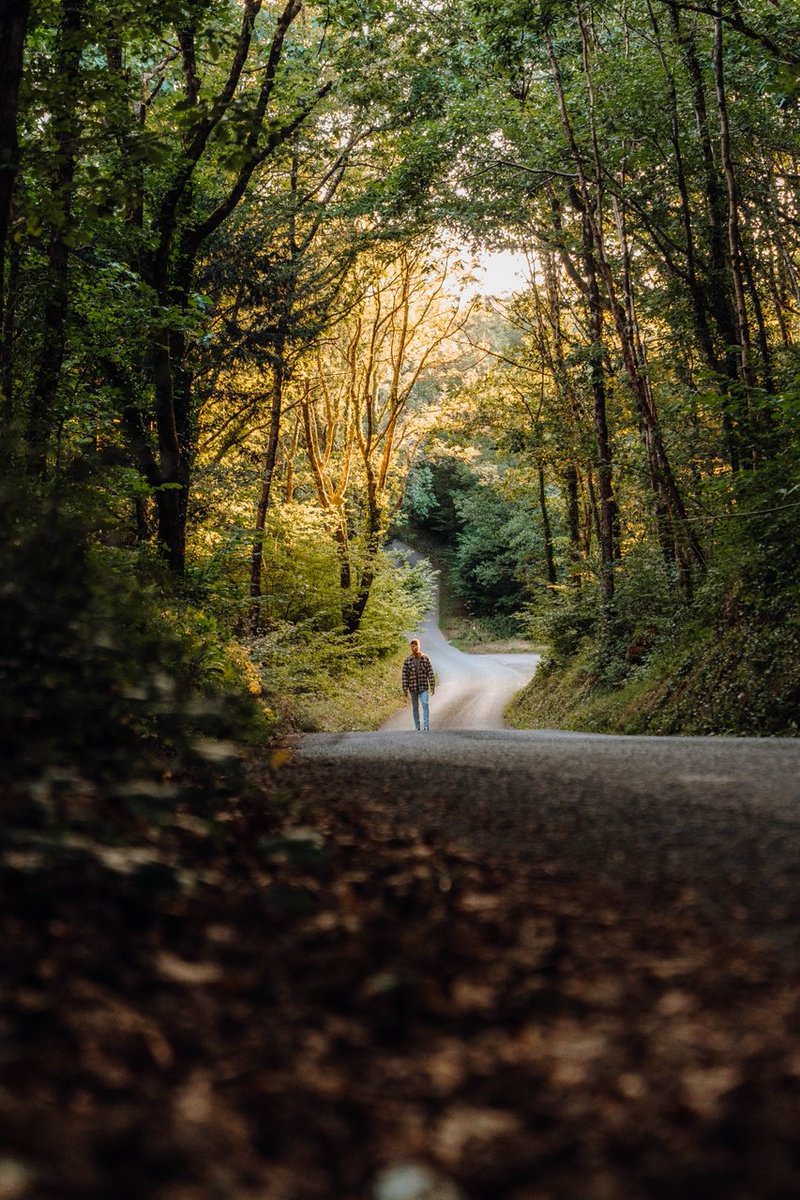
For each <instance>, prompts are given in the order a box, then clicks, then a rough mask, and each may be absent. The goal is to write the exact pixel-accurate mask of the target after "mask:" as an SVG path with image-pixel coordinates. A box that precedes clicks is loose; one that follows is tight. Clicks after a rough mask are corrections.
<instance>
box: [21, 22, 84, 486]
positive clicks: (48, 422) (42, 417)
mask: <svg viewBox="0 0 800 1200" xmlns="http://www.w3.org/2000/svg"><path fill="white" fill-rule="evenodd" d="M83 15H84V8H83V0H64V3H63V7H62V14H61V26H60V30H59V43H60V44H59V50H58V61H57V77H58V79H59V81H60V92H59V102H58V105H57V107H56V111H55V112H54V114H53V124H54V128H55V141H56V153H55V156H54V157H55V166H54V170H53V195H54V197H55V198H56V202H57V204H58V206H59V219H58V221H57V222H55V223H54V224H53V227H52V230H51V233H50V247H49V250H48V256H47V279H46V284H45V300H44V321H43V333H42V342H41V346H40V350H39V364H38V369H37V373H36V382H35V385H34V389H33V395H32V398H31V409H30V413H29V417H28V463H29V468H30V471H31V473H32V474H34V475H38V476H44V475H45V474H46V471H47V456H48V448H49V443H50V435H51V431H52V427H53V423H54V419H55V414H54V408H55V401H56V396H57V393H58V386H59V382H60V380H61V368H62V366H63V363H64V354H65V350H66V331H67V313H68V308H69V280H68V263H69V248H68V237H69V234H70V232H71V224H72V197H73V190H74V180H75V169H76V165H77V154H78V131H77V118H78V99H79V95H80V61H81V43H82V40H83Z"/></svg>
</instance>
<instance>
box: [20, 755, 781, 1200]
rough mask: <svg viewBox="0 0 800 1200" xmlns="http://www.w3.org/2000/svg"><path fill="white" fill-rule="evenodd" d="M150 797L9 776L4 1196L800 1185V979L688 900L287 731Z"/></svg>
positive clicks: (461, 1195)
mask: <svg viewBox="0 0 800 1200" xmlns="http://www.w3.org/2000/svg"><path fill="white" fill-rule="evenodd" d="M167 790H168V789H167ZM143 791H144V792H145V794H144V796H142V795H137V794H135V788H134V789H131V788H128V791H127V792H126V793H125V794H124V795H122V796H121V795H119V794H117V795H114V796H112V795H111V794H109V793H107V792H104V791H103V789H100V788H98V787H97V786H94V785H89V784H87V783H86V782H85V781H83V782H82V781H73V782H72V783H70V782H69V781H67V783H66V784H65V783H63V782H62V783H61V784H60V785H59V787H58V788H57V789H55V790H54V789H53V788H51V789H50V792H49V793H48V794H47V795H45V796H44V797H42V796H41V795H40V796H39V797H38V800H37V803H36V804H35V805H31V803H30V797H29V796H20V795H15V794H13V792H12V793H10V794H9V798H8V804H7V819H6V820H5V822H4V832H3V836H2V843H1V845H2V852H3V853H2V887H3V903H2V915H1V916H0V921H1V922H2V943H1V945H0V957H1V958H2V972H1V973H0V1021H1V1022H2V1030H3V1039H2V1079H1V1081H0V1116H1V1117H2V1135H1V1141H0V1200H112V1198H114V1200H128V1198H130V1200H662V1198H664V1200H667V1198H669V1200H692V1198H694V1197H697V1198H698V1200H700V1198H702V1200H796V1198H797V1197H798V1196H800V1139H799V1138H798V1112H800V980H798V978H797V977H796V974H794V973H790V972H789V969H788V968H787V967H786V966H785V965H784V964H783V963H782V962H781V961H780V959H779V958H778V956H777V955H775V954H771V953H770V952H769V951H768V950H767V949H765V948H764V947H761V946H756V945H754V944H752V943H748V942H747V941H745V940H742V939H741V938H740V937H738V936H737V935H736V933H735V932H734V931H732V932H731V934H730V937H727V936H726V937H724V938H723V937H721V936H720V933H719V930H718V929H717V930H712V928H711V926H707V925H706V924H705V923H704V922H703V920H702V915H698V913H697V912H696V911H695V910H694V908H693V907H692V906H691V904H684V903H683V899H684V898H682V897H681V896H680V895H671V896H664V898H663V903H662V904H661V905H659V906H658V907H657V909H655V910H653V909H651V910H650V911H645V910H644V909H642V908H641V907H639V906H637V905H636V903H635V897H633V898H632V897H631V895H630V892H629V891H628V892H626V893H624V894H623V893H622V892H616V891H614V889H613V888H611V887H610V886H609V885H608V884H601V883H600V882H599V881H598V880H597V879H594V878H591V877H587V876H586V875H583V876H578V875H576V874H575V873H571V872H570V871H569V869H568V868H567V867H565V866H564V865H563V864H557V863H553V864H548V865H545V866H544V867H542V866H541V865H540V866H538V867H536V868H535V869H533V868H531V867H528V866H526V864H525V863H524V861H523V860H521V859H520V858H514V857H509V856H506V857H504V858H502V859H500V858H497V859H491V860H486V859H485V858H484V857H483V856H482V855H480V854H479V853H477V852H476V851H474V850H472V849H471V848H470V847H469V846H468V845H463V844H461V845H459V844H455V843H452V844H451V843H449V842H447V841H446V840H444V839H443V838H442V836H441V835H436V834H433V833H426V831H425V830H424V829H415V828H409V827H407V825H406V822H405V821H404V819H403V813H402V811H398V809H397V804H396V798H395V797H393V795H392V794H391V792H390V791H389V790H388V789H387V788H386V787H385V785H384V783H383V781H382V779H381V778H380V776H379V775H378V776H376V777H375V778H372V779H361V780H360V781H359V782H358V783H356V782H355V781H354V780H353V779H351V778H350V777H349V776H348V775H347V773H346V770H345V769H344V768H342V769H341V770H338V769H337V770H331V769H329V768H322V767H320V766H319V765H315V764H313V763H312V764H306V765H298V764H297V763H294V762H292V761H291V756H290V753H289V752H288V751H286V750H282V749H278V750H275V751H273V752H272V753H271V755H270V756H269V758H268V759H267V760H265V761H264V762H258V763H253V764H251V765H250V767H249V770H248V774H247V777H246V778H240V779H238V780H236V781H235V782H233V783H232V782H230V781H228V782H227V783H220V782H218V781H217V782H216V783H214V784H213V785H212V784H210V783H209V781H207V780H204V779H202V778H200V779H197V780H194V781H188V782H187V781H182V783H181V788H179V791H178V795H179V801H178V803H177V811H176V805H175V804H174V803H170V804H165V803H164V802H163V798H162V797H159V796H158V795H155V794H153V791H152V788H151V790H150V794H149V795H148V794H147V789H146V788H143Z"/></svg>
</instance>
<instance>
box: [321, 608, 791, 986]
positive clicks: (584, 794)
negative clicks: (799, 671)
mask: <svg viewBox="0 0 800 1200" xmlns="http://www.w3.org/2000/svg"><path fill="white" fill-rule="evenodd" d="M440 639H441V635H440V634H438V633H437V631H436V630H435V629H433V628H428V629H426V630H425V631H424V641H425V648H427V649H428V650H429V651H430V652H431V656H432V658H436V659H438V661H437V663H436V665H437V669H438V670H439V672H440V674H441V675H442V685H441V694H440V692H439V691H437V695H436V697H435V699H434V705H435V708H434V710H433V716H432V724H433V729H432V731H431V733H429V734H421V733H417V732H416V731H415V730H413V729H411V730H408V726H409V725H410V723H411V717H410V713H409V711H408V710H406V711H405V712H404V713H402V714H400V715H399V717H398V718H393V720H392V721H391V722H389V723H388V725H387V726H385V727H384V728H383V729H382V730H380V731H378V732H377V733H347V734H315V735H308V736H306V737H305V738H304V739H303V742H302V745H301V747H300V750H299V756H300V758H307V759H316V760H317V761H321V762H325V763H326V764H327V766H328V769H329V770H330V771H332V772H337V771H341V773H342V777H343V780H347V779H350V780H352V779H353V778H354V777H357V778H359V779H360V780H361V781H362V783H369V781H372V783H373V786H374V787H375V788H376V789H379V791H380V794H381V795H383V796H386V797H388V798H389V800H390V804H391V807H392V808H393V811H395V812H396V814H397V819H398V820H399V821H401V822H403V823H405V824H407V823H408V822H409V821H412V822H413V823H414V824H415V825H417V826H418V827H420V828H422V829H427V830H428V831H429V832H431V833H432V834H433V835H434V836H441V837H447V838H455V839H462V840H463V839H465V840H467V841H468V842H469V843H470V844H471V845H472V846H473V847H475V846H477V847H480V848H482V849H483V850H485V852H486V853H487V854H492V855H500V856H508V857H513V856H516V855H523V856H524V857H525V858H526V860H528V861H529V862H533V863H536V864H541V865H542V867H543V868H547V867H548V865H552V864H558V866H559V867H560V868H564V867H566V868H568V869H571V870H575V871H579V872H589V873H592V874H595V875H597V876H598V878H607V879H609V880H611V881H613V882H615V883H618V884H620V885H622V886H623V887H629V888H631V889H632V893H633V894H635V896H636V902H637V904H647V903H659V904H662V903H663V902H664V901H665V898H667V897H668V896H675V897H680V899H681V903H682V904H683V905H687V904H688V905H689V906H690V907H691V906H694V907H695V908H696V909H698V910H702V911H703V912H706V910H707V911H708V913H709V914H712V919H717V920H719V921H720V922H721V923H725V922H731V921H735V922H737V924H739V927H740V928H741V929H742V931H743V932H745V931H746V932H747V933H749V934H756V935H757V936H759V937H761V938H764V939H766V940H768V941H770V942H772V943H774V944H775V945H777V946H779V947H780V949H781V952H782V953H784V954H786V955H789V956H790V957H792V958H794V959H796V960H797V961H798V963H800V739H795V738H792V739H767V738H763V739H760V738H677V737H676V738H668V737H663V738H662V737H650V738H648V737H612V736H606V735H588V734H576V733H561V732H554V731H550V730H510V729H503V728H500V727H498V726H500V725H501V723H502V717H501V716H500V715H499V713H500V712H501V710H502V703H504V702H505V700H504V699H503V698H505V699H506V700H507V699H508V698H509V697H510V694H511V693H512V692H513V690H514V687H513V686H512V683H513V679H512V675H510V674H509V671H512V672H513V670H514V667H513V665H510V664H508V663H507V662H506V658H507V656H498V657H493V656H486V660H485V663H484V662H482V661H478V656H475V658H476V661H475V662H474V665H473V664H472V663H470V664H467V665H464V664H460V659H458V658H453V657H451V653H452V648H451V647H448V646H447V644H446V643H445V642H444V641H443V639H441V640H440ZM455 653H456V654H457V652H455ZM471 657H472V656H464V655H461V656H460V658H461V659H463V658H471ZM482 657H483V656H481V658H482ZM508 657H513V656H508ZM530 657H533V656H530ZM454 664H455V665H459V671H460V673H459V674H458V676H457V679H458V682H456V679H455V678H451V677H450V671H451V669H452V668H453V666H454ZM533 667H535V664H532V663H530V662H528V663H526V664H524V665H523V664H522V663H521V662H520V664H519V665H518V668H517V671H518V673H517V675H516V679H517V680H520V679H522V678H524V676H525V673H526V672H530V671H531V670H532V668H533ZM493 671H494V672H496V676H495V684H491V683H490V682H489V681H488V676H487V672H488V673H491V672H493ZM470 680H471V681H472V686H473V687H474V688H475V689H476V691H475V692H474V693H473V695H472V696H471V697H470V696H465V695H464V693H463V688H464V687H467V686H469V685H470ZM449 685H452V686H450V688H449V690H448V686H449ZM517 686H519V684H517ZM478 693H480V694H478ZM488 696H493V697H494V699H493V700H492V702H491V704H490V705H489V709H490V711H488V713H487V714H486V718H485V725H484V727H483V728H480V722H481V720H482V719H483V717H482V713H483V711H484V710H483V708H482V705H483V703H484V699H485V698H486V697H488ZM437 702H438V703H437ZM498 704H499V705H500V709H498V707H497V706H498ZM451 723H452V726H454V727H452V726H451ZM437 725H438V728H437ZM445 725H446V726H448V727H447V728H443V727H442V726H445ZM402 727H405V729H406V731H405V732H399V731H398V729H399V728H402ZM713 914H716V917H715V918H714V917H713Z"/></svg>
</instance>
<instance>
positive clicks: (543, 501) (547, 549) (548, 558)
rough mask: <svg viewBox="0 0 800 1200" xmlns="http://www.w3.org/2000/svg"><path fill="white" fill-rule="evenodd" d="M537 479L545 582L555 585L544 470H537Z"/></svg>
mask: <svg viewBox="0 0 800 1200" xmlns="http://www.w3.org/2000/svg"><path fill="white" fill-rule="evenodd" d="M537 473H538V478H539V511H540V513H541V515H542V533H543V535H544V561H545V567H546V569H547V582H548V583H551V584H553V583H556V582H557V580H558V576H557V574H556V560H555V555H554V553H553V528H552V525H551V524H550V513H549V512H548V509H547V492H546V490H545V483H544V468H543V467H539V469H538V472H537Z"/></svg>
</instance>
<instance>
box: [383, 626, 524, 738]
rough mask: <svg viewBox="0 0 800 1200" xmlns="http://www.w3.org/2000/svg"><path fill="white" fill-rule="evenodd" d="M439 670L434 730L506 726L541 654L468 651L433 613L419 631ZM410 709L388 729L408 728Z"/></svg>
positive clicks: (433, 706) (393, 719) (397, 716)
mask: <svg viewBox="0 0 800 1200" xmlns="http://www.w3.org/2000/svg"><path fill="white" fill-rule="evenodd" d="M414 636H416V637H419V639H420V641H421V643H422V650H423V652H424V653H425V654H427V655H429V657H430V659H431V662H432V664H433V669H434V671H435V672H436V679H437V685H436V693H435V695H434V697H433V700H432V701H431V729H449V730H457V729H503V728H505V724H506V723H505V719H504V716H503V713H504V711H505V708H506V706H507V705H508V703H509V702H510V700H511V699H512V698H513V697H514V696H515V695H516V694H517V692H518V691H520V690H521V689H522V688H523V687H525V684H526V683H529V682H530V680H531V679H532V678H533V675H534V673H535V671H536V668H537V667H538V665H539V661H540V658H541V655H539V654H465V653H464V652H463V651H462V650H457V649H456V648H455V646H452V645H451V644H450V642H448V641H447V639H446V638H445V637H444V635H443V633H442V631H441V629H440V628H439V625H438V622H437V616H436V612H435V611H434V612H432V613H431V614H430V615H429V616H428V618H427V620H426V621H425V622H424V623H423V625H422V626H421V628H420V629H419V631H418V632H417V633H416V634H415V635H414ZM411 725H412V718H411V709H410V708H404V709H401V710H400V711H399V712H397V713H395V714H394V715H393V716H392V717H390V718H389V720H388V721H387V722H386V723H385V724H384V725H383V726H382V727H381V728H382V731H383V732H391V731H399V730H403V729H409V728H410V727H411Z"/></svg>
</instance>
